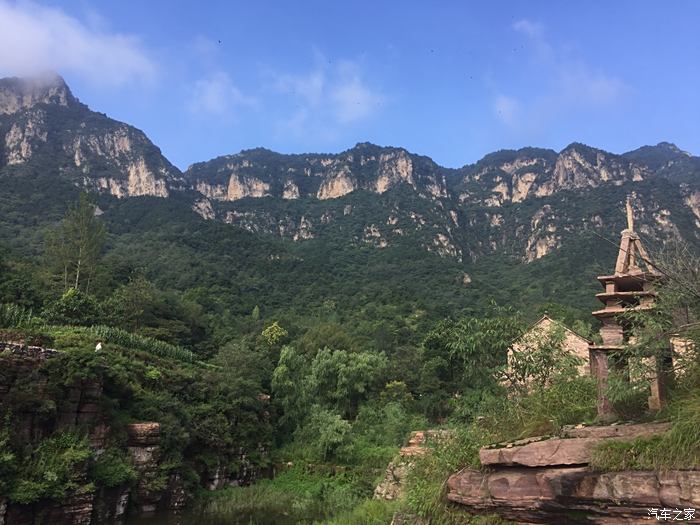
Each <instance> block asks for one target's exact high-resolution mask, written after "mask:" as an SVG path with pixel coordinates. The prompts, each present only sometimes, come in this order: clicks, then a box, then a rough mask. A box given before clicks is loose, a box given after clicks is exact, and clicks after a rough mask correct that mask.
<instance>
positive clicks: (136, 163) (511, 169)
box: [0, 76, 700, 262]
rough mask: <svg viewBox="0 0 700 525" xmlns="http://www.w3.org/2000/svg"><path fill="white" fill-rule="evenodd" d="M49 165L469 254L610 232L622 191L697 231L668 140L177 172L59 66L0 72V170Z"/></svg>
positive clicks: (264, 220)
mask: <svg viewBox="0 0 700 525" xmlns="http://www.w3.org/2000/svg"><path fill="white" fill-rule="evenodd" d="M47 171H48V173H50V175H51V176H52V177H54V179H55V180H59V179H60V180H63V181H66V182H68V183H69V184H70V185H71V186H72V187H76V186H77V187H83V188H86V189H88V190H91V191H95V192H99V193H102V194H108V195H111V196H114V197H116V198H125V197H137V196H155V197H162V198H166V197H174V198H176V199H178V200H182V201H184V202H186V203H187V205H188V207H189V208H190V209H192V210H194V211H195V212H196V213H198V214H199V215H200V216H202V217H203V218H205V219H207V220H222V221H224V222H228V223H230V224H233V225H236V226H238V227H242V228H244V229H247V230H249V231H252V232H256V233H261V234H272V235H276V236H281V237H284V238H288V239H291V240H294V241H299V242H303V241H305V240H308V239H311V238H318V237H324V236H328V237H335V236H338V235H342V236H344V239H345V240H346V242H348V243H351V244H354V245H357V246H362V245H371V246H374V247H375V248H379V249H383V248H389V247H392V246H395V245H399V244H404V245H409V246H411V247H413V248H419V249H421V250H424V251H429V252H432V253H434V254H436V255H438V256H440V257H444V258H452V259H455V260H457V261H465V262H468V261H473V260H475V259H478V258H480V257H484V256H488V255H490V254H493V253H505V254H507V255H508V256H513V257H516V258H519V259H520V260H523V261H526V262H530V261H534V260H537V259H541V258H543V257H546V256H547V255H549V254H551V253H552V252H554V251H556V250H557V249H559V248H560V247H561V246H562V245H564V244H566V243H567V242H569V241H570V240H571V239H576V238H580V237H581V235H586V234H588V233H589V232H592V231H597V230H601V231H607V232H609V231H610V230H613V231H615V230H617V229H618V228H620V226H621V225H620V224H619V208H620V206H621V203H622V202H624V200H625V198H626V196H627V195H628V194H630V193H635V194H636V195H637V198H636V204H635V206H636V210H635V213H636V214H637V220H638V221H639V223H640V231H641V232H642V233H643V234H644V235H647V236H649V237H650V238H652V239H653V240H655V241H659V242H666V241H667V240H669V239H672V238H677V237H681V238H684V239H686V240H688V241H690V242H696V241H700V180H699V179H698V174H700V157H693V156H692V155H690V154H688V153H686V152H683V151H681V150H680V149H679V148H677V147H676V146H674V145H673V144H669V143H661V144H659V145H657V146H644V147H642V148H639V149H637V150H634V151H631V152H628V153H625V154H622V155H616V154H613V153H609V152H605V151H602V150H599V149H595V148H591V147H589V146H585V145H583V144H579V143H574V144H571V145H570V146H568V147H566V148H564V149H563V150H562V151H561V152H556V151H553V150H549V149H540V148H523V149H519V150H504V151H498V152H495V153H491V154H488V155H486V156H485V157H484V158H482V159H481V160H479V161H478V162H476V163H474V164H470V165H467V166H464V167H462V168H459V169H448V168H444V167H442V166H439V165H438V164H437V163H435V162H433V161H432V160H431V159H430V158H428V157H424V156H419V155H415V154H412V153H410V152H408V151H406V150H405V149H403V148H396V147H380V146H376V145H373V144H369V143H360V144H357V145H355V146H354V147H352V148H350V149H348V150H346V151H343V152H341V153H337V154H312V153H309V154H297V155H285V154H279V153H275V152H272V151H269V150H266V149H263V148H257V149H252V150H246V151H241V152H240V153H237V154H232V155H224V156H221V157H217V158H215V159H212V160H209V161H206V162H199V163H196V164H193V165H192V166H190V167H189V168H188V169H187V170H186V171H185V172H184V173H181V172H180V171H179V170H178V169H177V168H176V167H175V166H173V165H172V164H170V163H169V162H168V160H167V159H166V158H165V157H164V156H163V155H162V154H161V152H160V150H159V149H158V148H157V147H156V146H154V145H153V144H152V143H151V142H150V141H149V140H148V138H147V137H146V135H145V134H144V133H143V132H141V131H139V130H138V129H135V128H133V127H131V126H129V125H127V124H124V123H120V122H117V121H114V120H112V119H109V118H108V117H106V116H105V115H103V114H100V113H95V112H93V111H91V110H90V109H89V108H87V106H85V105H83V104H81V103H80V101H78V99H77V98H75V97H74V96H73V95H72V93H71V92H70V90H69V88H68V86H66V84H65V82H64V81H63V80H62V79H61V78H60V77H58V76H49V77H45V78H42V79H32V80H28V79H16V78H11V79H1V80H0V176H3V174H5V175H6V176H10V175H12V176H15V175H18V176H19V175H35V174H37V173H41V174H46V173H47ZM584 203H585V206H584V205H583V204H584Z"/></svg>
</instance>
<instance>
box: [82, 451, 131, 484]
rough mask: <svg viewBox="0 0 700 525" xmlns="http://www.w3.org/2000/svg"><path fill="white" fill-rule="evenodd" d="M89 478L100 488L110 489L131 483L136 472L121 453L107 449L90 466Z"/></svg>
mask: <svg viewBox="0 0 700 525" xmlns="http://www.w3.org/2000/svg"><path fill="white" fill-rule="evenodd" d="M90 476H91V478H92V479H93V480H94V481H95V482H96V483H97V484H99V485H100V486H103V487H107V488H110V487H117V486H119V485H123V484H124V483H129V482H131V481H133V480H134V479H136V471H135V470H134V467H133V466H132V465H131V464H130V463H129V462H128V461H127V460H126V456H125V455H124V454H123V453H122V451H120V450H119V449H116V448H108V449H107V450H105V451H104V452H103V453H102V454H101V455H100V457H99V458H97V460H96V461H95V463H94V464H93V465H92V468H91V469H90Z"/></svg>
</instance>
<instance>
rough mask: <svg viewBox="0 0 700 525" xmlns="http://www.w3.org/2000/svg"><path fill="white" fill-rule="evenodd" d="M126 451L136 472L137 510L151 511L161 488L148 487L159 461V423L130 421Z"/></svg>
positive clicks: (160, 492)
mask: <svg viewBox="0 0 700 525" xmlns="http://www.w3.org/2000/svg"><path fill="white" fill-rule="evenodd" d="M127 434H128V436H129V443H128V451H129V456H130V457H131V463H132V464H133V465H134V469H136V472H137V473H138V483H137V485H136V488H135V490H134V493H133V495H132V496H133V498H134V502H135V503H136V506H137V508H138V509H139V512H142V513H146V514H148V513H151V512H155V511H156V509H157V508H158V504H159V503H160V500H161V498H162V497H163V491H162V490H152V489H151V488H150V487H151V486H152V484H153V481H154V480H155V479H156V478H157V477H158V464H159V461H160V424H159V423H154V422H144V423H132V424H131V425H128V426H127Z"/></svg>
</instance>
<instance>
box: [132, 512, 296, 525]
mask: <svg viewBox="0 0 700 525" xmlns="http://www.w3.org/2000/svg"><path fill="white" fill-rule="evenodd" d="M296 523H297V521H296V520H295V519H294V518H291V517H290V516H285V515H283V514H278V513H266V512H263V511H257V512H255V513H240V514H236V515H228V516H226V517H221V516H211V515H207V514H205V513H204V512H202V511H197V510H185V511H182V512H180V513H177V514H174V513H170V512H167V513H166V512H162V513H156V514H152V515H146V516H133V517H130V518H128V519H127V520H126V521H125V522H124V525H295V524H296Z"/></svg>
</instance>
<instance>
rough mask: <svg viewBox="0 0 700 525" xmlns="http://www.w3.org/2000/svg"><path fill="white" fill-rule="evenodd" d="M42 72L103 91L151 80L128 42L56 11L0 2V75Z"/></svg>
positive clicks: (142, 56) (149, 66)
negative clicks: (69, 77)
mask: <svg viewBox="0 0 700 525" xmlns="http://www.w3.org/2000/svg"><path fill="white" fill-rule="evenodd" d="M89 18H90V19H91V20H95V19H96V15H94V14H93V15H91V16H90V17H89ZM47 70H55V71H58V72H70V73H73V74H76V75H80V76H82V77H84V78H86V79H87V80H89V81H92V82H94V83H97V84H103V85H109V86H120V85H123V84H127V83H131V82H150V81H152V80H153V79H154V78H155V75H156V66H155V64H154V63H153V61H152V60H151V59H150V58H149V56H148V54H147V53H146V51H145V50H144V48H143V46H142V45H141V43H140V42H139V40H138V39H137V38H135V37H133V36H129V35H123V34H119V33H110V32H107V31H105V30H104V29H96V28H95V27H93V26H89V25H87V24H85V23H83V22H81V21H80V20H78V19H77V18H74V17H72V16H69V15H67V14H66V13H65V12H64V11H62V10H61V9H58V8H53V7H45V6H41V5H38V4H35V3H33V2H18V3H10V2H6V1H3V0H0V73H2V75H32V74H36V73H41V72H43V71H47Z"/></svg>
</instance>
